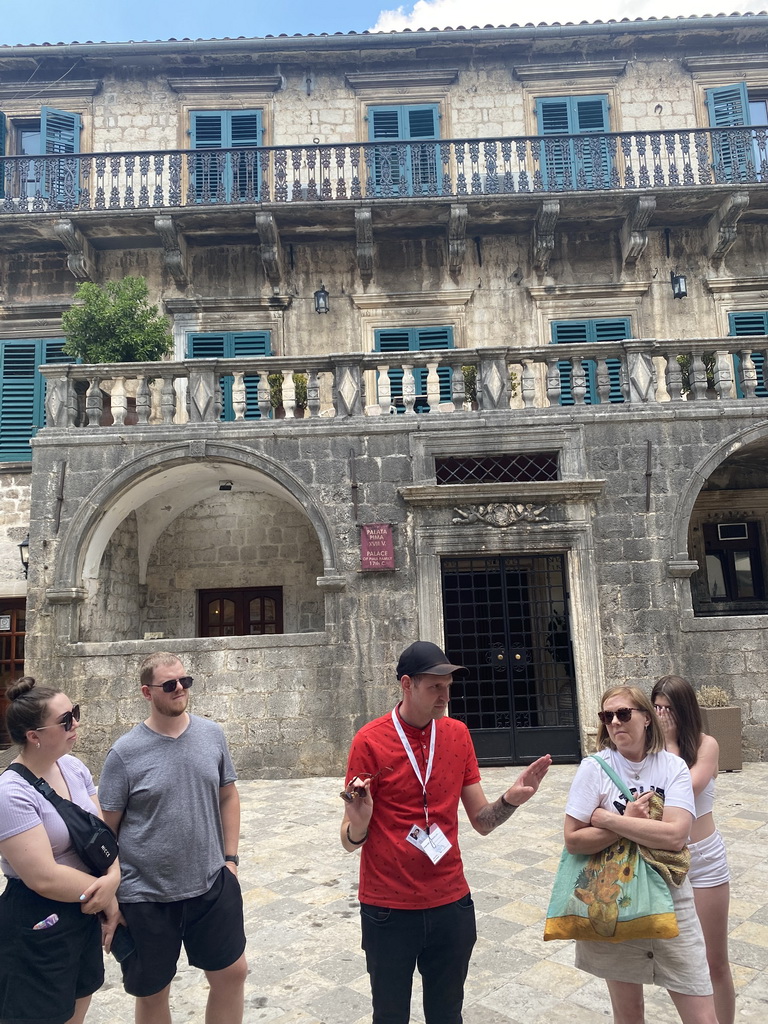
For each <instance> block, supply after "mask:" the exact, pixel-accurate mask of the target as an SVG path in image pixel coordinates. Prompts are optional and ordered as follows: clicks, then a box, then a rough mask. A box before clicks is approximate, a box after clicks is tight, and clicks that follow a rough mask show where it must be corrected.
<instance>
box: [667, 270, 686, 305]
mask: <svg viewBox="0 0 768 1024" xmlns="http://www.w3.org/2000/svg"><path fill="white" fill-rule="evenodd" d="M669 276H670V280H671V281H672V298H673V299H684V298H686V297H687V295H688V282H687V281H686V280H685V277H684V275H683V274H676V273H675V272H674V270H672V271H670V274H669Z"/></svg>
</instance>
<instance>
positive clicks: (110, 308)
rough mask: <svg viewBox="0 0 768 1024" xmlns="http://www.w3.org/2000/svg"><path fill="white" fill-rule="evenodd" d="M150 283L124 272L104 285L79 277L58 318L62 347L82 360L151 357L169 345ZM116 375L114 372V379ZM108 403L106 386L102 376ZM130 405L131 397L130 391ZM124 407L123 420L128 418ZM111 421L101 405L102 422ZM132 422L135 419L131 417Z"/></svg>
mask: <svg viewBox="0 0 768 1024" xmlns="http://www.w3.org/2000/svg"><path fill="white" fill-rule="evenodd" d="M148 296H149V289H148V288H147V282H146V280H145V279H144V278H143V277H125V278H123V279H122V280H121V281H107V282H106V283H105V284H103V285H98V284H93V282H91V281H83V282H82V283H81V284H80V285H78V287H77V290H76V291H75V296H74V299H75V302H76V303H77V305H73V306H72V307H71V309H69V310H67V312H66V313H64V315H63V316H62V318H61V325H62V329H63V331H64V336H65V338H66V339H67V343H66V345H65V346H64V351H65V352H66V353H67V355H70V356H76V357H77V358H78V359H81V360H82V361H83V362H84V363H154V362H157V361H158V360H159V359H162V358H163V357H164V356H166V355H168V353H169V352H170V351H171V349H172V347H173V337H172V335H171V328H170V324H169V322H168V320H167V318H166V317H164V316H163V315H162V314H161V313H160V311H159V309H158V307H157V306H153V305H150V303H149V301H148ZM119 381H120V382H121V381H122V379H121V378H115V382H116V383H117V382H119ZM100 386H101V388H102V392H103V394H104V395H105V397H106V404H107V405H108V404H109V396H110V392H111V386H110V385H109V384H108V383H107V382H106V381H102V382H101V385H100ZM128 404H129V406H130V405H131V404H133V405H135V397H134V396H129V398H128ZM131 420H132V417H131V414H130V412H129V414H128V417H127V418H126V422H131ZM111 422H112V419H111V416H110V414H109V412H108V411H107V409H106V408H105V415H104V417H103V418H102V423H101V425H102V426H108V425H109V424H110V423H111ZM133 422H135V419H133Z"/></svg>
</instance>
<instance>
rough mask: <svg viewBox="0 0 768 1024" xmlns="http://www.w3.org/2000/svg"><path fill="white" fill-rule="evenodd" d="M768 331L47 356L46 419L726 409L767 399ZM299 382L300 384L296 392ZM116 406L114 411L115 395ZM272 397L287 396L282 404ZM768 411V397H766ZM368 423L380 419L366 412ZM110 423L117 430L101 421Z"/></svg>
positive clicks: (180, 420)
mask: <svg viewBox="0 0 768 1024" xmlns="http://www.w3.org/2000/svg"><path fill="white" fill-rule="evenodd" d="M766 348H768V339H766V337H765V336H761V337H755V338H754V339H746V338H717V339H708V340H707V339H698V340H694V341H679V340H678V341H655V340H650V341H648V340H638V341H621V342H600V343H596V344H571V345H565V344H562V345H556V346H555V345H550V346H546V347H540V348H528V349H515V348H510V347H493V348H481V349H452V350H448V351H423V352H408V353H403V354H402V356H397V355H396V354H395V353H386V354H384V353H380V352H374V353H347V354H342V355H330V356H311V357H301V356H296V357H290V358H289V357H271V358H265V357H248V358H240V359H189V360H187V361H185V362H161V363H146V364H145V363H121V364H112V365H98V366H87V365H82V364H76V363H68V364H57V365H48V366H42V367H41V368H40V372H41V373H42V374H43V376H44V377H45V379H46V403H45V404H46V423H47V426H48V427H54V428H67V429H71V430H72V432H73V439H74V435H76V434H77V433H78V432H79V431H80V430H84V429H87V430H95V431H98V430H104V431H110V430H119V431H120V432H123V431H125V430H126V429H127V430H129V431H132V430H136V431H142V432H149V434H148V436H150V437H151V434H152V432H153V431H155V430H158V431H159V430H160V429H163V430H168V429H172V430H176V429H184V427H187V426H189V425H202V424H208V425H213V424H220V423H221V422H222V418H224V419H227V420H230V421H232V422H231V423H230V424H229V425H230V426H231V427H232V428H235V429H237V428H238V425H239V426H240V428H242V429H245V428H246V427H247V428H248V429H258V427H259V421H261V422H262V423H263V424H264V426H268V427H269V429H270V430H274V429H283V428H285V427H288V426H290V425H292V424H297V417H300V418H301V420H302V424H301V429H303V430H306V429H308V430H311V429H312V425H313V423H316V424H322V423H328V422H329V421H336V422H342V421H343V422H347V423H351V421H353V420H355V419H357V418H363V417H382V416H390V415H395V416H398V415H399V414H402V416H403V417H404V419H403V422H407V421H409V418H411V417H413V419H412V420H410V422H412V423H413V424H414V425H415V424H416V423H417V420H416V418H415V417H417V416H418V417H419V422H420V421H421V419H423V417H424V416H429V419H430V421H432V420H433V419H435V418H439V419H443V418H445V417H446V416H448V415H462V416H464V415H466V416H469V417H471V416H478V415H483V414H486V413H491V412H492V413H508V414H509V415H510V416H511V417H514V418H518V417H528V416H530V415H531V414H532V413H535V414H536V415H537V416H542V417H546V416H547V413H548V412H558V413H562V412H563V411H564V410H570V411H571V412H572V413H575V412H578V411H579V410H588V409H589V408H590V407H591V410H592V412H595V411H597V410H599V412H600V415H601V416H602V415H612V414H615V415H620V414H621V412H622V411H630V412H633V413H634V412H635V411H636V410H637V409H639V408H641V407H642V408H647V409H653V408H655V409H657V410H661V409H664V408H670V407H672V406H676V407H677V408H683V407H684V406H685V405H686V404H688V403H695V402H700V401H703V400H705V399H706V400H712V401H714V402H717V403H720V409H721V411H725V410H726V408H727V407H730V408H735V407H736V406H737V405H738V404H739V403H746V402H755V401H757V402H762V401H764V400H765V399H768V378H767V377H766V366H767V364H766V361H765V360H766ZM297 391H298V392H299V394H300V397H299V400H298V401H297ZM107 395H108V396H109V403H110V410H109V415H108V416H107V417H106V418H105V405H104V403H105V398H106V397H107ZM276 397H277V398H278V401H276ZM278 404H279V409H280V416H281V417H283V418H282V421H280V420H277V419H275V418H274V414H275V406H276V405H278ZM766 408H768V405H767V406H766ZM368 422H371V420H370V419H368ZM105 423H108V424H109V425H108V426H104V424H105Z"/></svg>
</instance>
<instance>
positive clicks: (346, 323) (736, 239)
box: [0, 15, 768, 777]
mask: <svg viewBox="0 0 768 1024" xmlns="http://www.w3.org/2000/svg"><path fill="white" fill-rule="evenodd" d="M767 29H768V17H765V16H752V15H745V16H741V17H727V18H726V17H717V18H706V19H672V20H665V21H661V22H653V21H649V22H641V21H636V22H631V23H630V22H628V23H621V24H619V25H614V24H611V25H602V24H597V25H581V26H571V25H569V26H539V27H537V28H531V27H528V28H517V27H513V28H508V29H470V30H456V31H444V32H438V31H431V32H416V33H411V32H403V33H395V34H390V35H387V34H378V35H367V34H364V35H354V34H350V35H345V36H344V35H339V36H322V37H292V38H283V37H281V38H275V39H273V38H267V39H250V40H245V39H240V40H212V41H196V42H191V41H188V40H185V41H181V42H173V41H172V42H158V43H141V44H111V45H107V44H90V43H89V44H74V43H73V44H69V45H57V46H51V47H45V48H41V47H5V48H0V111H2V114H3V118H2V125H3V132H2V137H3V139H4V142H3V145H4V147H5V149H4V153H5V158H4V159H3V161H2V163H0V167H1V168H2V170H0V182H2V190H1V191H2V196H1V197H0V279H1V281H2V284H1V285H0V296H1V297H0V344H2V346H3V350H2V351H3V367H2V370H3V382H2V385H3V391H2V402H3V405H2V410H0V416H1V417H2V421H1V422H2V428H3V438H2V440H0V453H1V458H2V460H3V461H0V547H1V548H2V555H3V557H2V559H0V640H1V641H2V644H3V645H4V646H3V647H2V664H0V671H1V672H2V680H3V683H5V682H6V681H7V679H8V678H11V677H12V676H13V675H14V674H18V671H20V668H21V664H22V655H23V652H22V648H21V644H22V643H23V642H24V641H25V642H26V670H27V671H28V672H29V673H31V674H34V675H36V676H38V677H39V678H41V679H54V680H56V681H57V682H58V681H62V682H63V684H64V685H65V687H66V689H67V692H68V693H70V695H71V696H72V697H73V699H77V700H79V701H80V702H81V703H82V705H83V708H84V724H85V723H86V722H87V729H84V730H83V743H82V748H83V749H84V751H85V753H86V756H87V757H88V758H89V759H90V760H91V761H93V762H94V763H95V764H96V765H98V763H99V761H100V759H101V758H102V757H103V755H104V753H105V752H106V749H108V746H109V744H110V743H111V742H112V741H113V740H114V738H115V737H116V736H117V735H119V734H121V733H122V732H123V731H125V730H126V728H128V727H129V725H130V724H131V723H133V722H134V721H135V720H136V719H137V717H138V716H140V715H141V713H142V704H141V699H140V697H139V696H138V694H137V684H136V667H137V665H138V663H139V661H140V660H141V659H142V658H143V657H144V656H145V655H146V654H147V653H148V652H151V651H152V650H157V649H166V648H170V649H172V650H174V651H177V652H178V653H179V655H180V656H181V657H182V658H183V660H184V663H185V665H186V667H187V669H188V671H189V672H190V674H192V675H193V676H194V677H195V679H196V682H195V688H194V690H193V694H194V707H195V710H196V711H198V712H199V713H203V714H206V715H210V716H212V717H215V718H216V719H218V720H220V721H222V723H223V724H224V725H225V728H226V730H227V733H228V737H229V740H230V743H231V746H232V749H233V752H234V755H235V758H236V761H237V764H238V768H239V770H240V771H241V773H242V774H243V775H245V776H252V777H258V776H260V775H261V776H264V775H301V774H312V773H321V772H323V773H324V772H330V771H336V770H339V769H340V768H341V766H342V764H343V759H344V755H345V750H346V746H347V744H348V741H349V739H350V737H351V735H352V732H353V731H354V729H355V728H356V727H357V726H359V725H360V724H361V723H362V722H363V721H365V720H366V719H368V718H370V717H372V716H373V715H375V714H378V713H381V712H383V711H384V710H386V709H387V708H388V707H389V706H391V704H392V702H393V699H394V697H395V695H396V686H395V682H394V664H395V661H396V658H397V655H398V653H399V651H400V649H402V647H403V646H405V645H406V644H407V643H408V642H410V641H411V640H412V639H414V638H416V637H417V636H420V637H422V638H425V639H433V640H435V641H437V642H439V643H441V644H444V645H445V647H446V650H447V651H448V653H449V654H450V656H451V657H453V658H454V659H459V660H461V662H462V663H463V664H466V665H468V667H469V669H470V673H469V676H468V678H467V681H466V683H462V684H460V685H458V686H457V688H456V691H457V692H456V694H455V698H454V701H453V704H452V713H454V714H456V715H457V716H459V717H462V718H463V719H464V720H465V721H466V722H467V724H468V725H469V726H470V728H471V730H472V732H473V736H474V738H475V742H476V746H477V749H478V753H479V754H480V756H481V759H482V760H483V761H485V762H486V763H497V764H503V763H515V762H518V763H519V762H525V761H526V760H530V759H531V758H532V757H534V756H536V755H537V754H539V753H542V752H544V751H545V750H550V751H551V752H552V753H553V754H554V755H555V756H556V758H557V759H559V760H562V761H568V760H576V759H577V758H578V757H579V756H580V754H581V753H582V752H583V751H585V750H587V749H588V748H589V746H590V743H591V742H592V740H593V738H594V734H595V731H596V722H595V717H596V716H595V710H596V706H597V702H598V699H599V694H600V692H601V691H602V689H603V688H604V687H605V686H606V685H609V684H612V683H614V682H629V683H637V684H640V685H642V686H645V687H648V686H649V685H650V684H651V683H652V682H653V680H654V679H655V678H656V677H658V676H659V675H662V674H666V673H670V672H675V673H679V674H683V675H685V676H687V677H689V678H690V679H691V680H692V681H694V682H695V683H697V684H717V685H720V686H723V687H724V688H725V689H726V690H727V692H728V694H729V696H730V697H731V699H732V700H733V701H734V702H735V703H737V704H738V705H739V706H740V708H741V710H742V722H743V749H744V756H745V757H747V758H750V759H762V758H763V757H764V756H765V753H766V750H768V684H767V683H766V681H765V674H764V672H763V671H762V664H763V661H764V652H765V641H766V632H765V627H766V621H768V620H766V615H768V595H767V594H766V583H767V580H766V566H768V535H767V534H766V526H767V525H768V523H767V522H766V513H767V512H768V468H767V465H766V457H765V456H766V448H767V446H768V423H766V409H767V408H768V405H766V398H768V387H767V385H768V381H766V379H765V375H764V366H765V350H766V330H767V329H768V192H766V186H765V180H766V176H768V148H767V143H766V132H767V131H768V129H767V128H766V124H768V118H766V117H765V113H766V109H767V108H766V97H768V57H766V55H765V54H766V47H765V42H766V30H767ZM33 69H36V73H35V77H34V79H33V80H32V81H28V79H29V78H30V73H31V71H32V70H33ZM0 152H1V151H0ZM126 275H143V276H144V277H146V278H147V281H148V282H149V285H150V290H151V293H152V296H153V301H156V302H158V303H159V304H160V305H161V307H162V309H163V311H164V312H165V313H166V314H167V315H168V317H169V320H170V322H171V324H172V328H173V334H174V342H175V351H174V355H173V359H172V360H170V361H168V362H167V363H163V364H120V365H112V366H83V365H76V364H73V363H70V362H66V361H64V360H65V357H64V356H63V354H62V353H61V348H60V341H61V338H62V335H61V315H62V313H63V312H64V311H65V310H66V309H67V308H68V307H69V305H70V304H71V302H72V295H73V292H74V289H75V287H76V284H77V281H78V280H86V279H87V280H93V281H96V282H103V281H107V280H115V279H119V278H121V277H124V276H126ZM673 289H677V294H678V295H680V294H681V290H682V291H685V292H686V294H685V296H684V297H680V298H677V297H675V292H674V290H673ZM315 293H318V294H317V295H316V294H315ZM324 295H325V296H326V297H327V301H328V305H329V311H328V313H327V314H325V315H319V314H318V312H316V307H317V302H318V301H320V302H321V304H322V301H323V296H324ZM321 308H322V306H321ZM745 337H747V338H749V339H750V340H748V341H745V340H744V339H745ZM30 361H31V362H30ZM40 365H42V366H43V368H42V369H39V366H40ZM30 367H31V368H30ZM43 417H45V421H44V420H43ZM43 422H45V425H43ZM372 524H383V525H384V526H386V527H388V530H386V531H384V535H385V536H386V535H387V534H388V533H391V538H392V552H393V562H392V563H391V564H388V563H387V562H386V561H385V562H384V563H383V564H384V566H385V567H384V568H382V567H381V566H382V562H377V563H375V564H376V565H377V566H378V568H377V569H372V568H371V564H372V563H371V562H370V560H369V558H368V554H367V551H366V550H364V548H365V545H364V540H363V534H364V533H365V527H367V526H371V525H372ZM27 532H29V579H28V580H26V579H25V578H24V572H23V570H22V567H21V563H20V561H19V559H18V554H17V545H18V544H19V542H20V541H22V540H23V539H24V537H25V536H26V535H27ZM380 535H381V534H380ZM20 652H21V654H20Z"/></svg>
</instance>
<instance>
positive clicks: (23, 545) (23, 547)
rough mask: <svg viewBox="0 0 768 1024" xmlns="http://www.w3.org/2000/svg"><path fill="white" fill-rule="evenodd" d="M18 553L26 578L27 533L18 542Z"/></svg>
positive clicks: (27, 557)
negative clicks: (19, 542)
mask: <svg viewBox="0 0 768 1024" xmlns="http://www.w3.org/2000/svg"><path fill="white" fill-rule="evenodd" d="M19 555H20V556H21V564H22V565H23V566H24V579H27V576H28V574H29V534H27V536H26V537H25V538H24V540H23V541H22V542H21V544H19Z"/></svg>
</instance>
